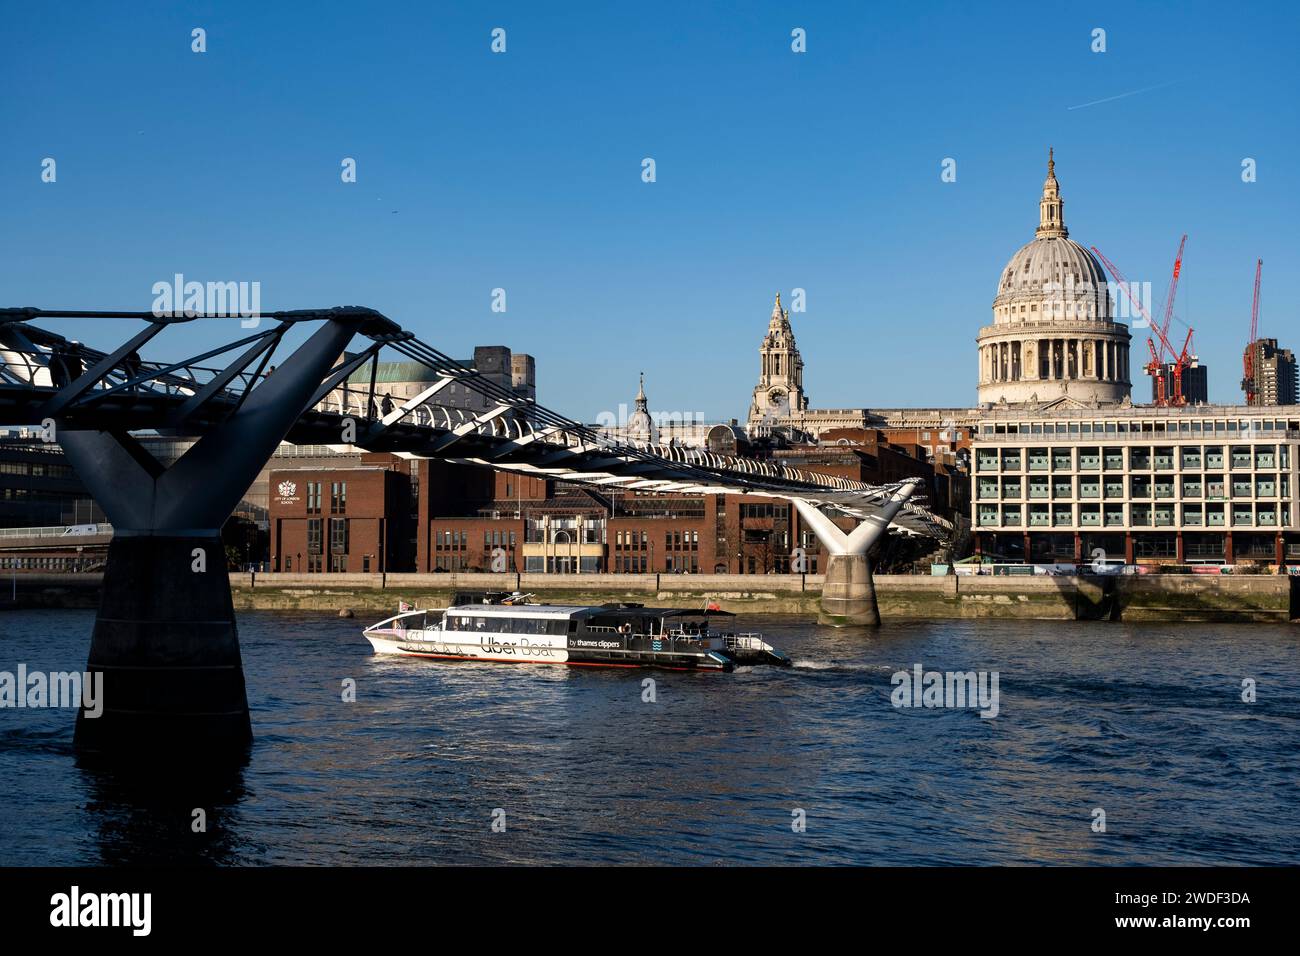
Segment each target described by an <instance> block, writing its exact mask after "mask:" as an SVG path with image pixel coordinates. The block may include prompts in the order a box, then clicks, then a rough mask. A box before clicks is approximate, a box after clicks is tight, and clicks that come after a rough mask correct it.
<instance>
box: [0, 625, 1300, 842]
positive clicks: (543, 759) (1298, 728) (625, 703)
mask: <svg viewBox="0 0 1300 956" xmlns="http://www.w3.org/2000/svg"><path fill="white" fill-rule="evenodd" d="M378 616H379V615H376V617H378ZM367 623H369V619H360V618H359V619H357V620H352V621H349V620H340V619H338V618H334V617H331V616H327V615H324V614H303V613H294V614H287V613H274V612H244V613H241V614H240V615H239V628H240V640H241V644H242V647H243V653H244V668H245V673H246V676H247V682H248V697H249V703H250V706H251V708H252V713H253V730H254V734H255V736H256V742H255V744H254V748H253V750H252V753H251V756H250V759H249V761H248V764H247V766H246V767H245V768H243V769H242V770H241V771H240V772H238V773H237V774H236V775H235V776H234V777H233V778H232V779H227V780H223V781H221V782H220V783H218V784H216V785H213V784H209V785H206V786H204V787H202V788H198V789H190V788H189V787H188V785H180V786H177V787H174V788H167V787H165V786H163V787H146V788H143V789H142V788H140V787H139V786H137V785H135V784H132V783H131V782H127V781H123V780H122V779H120V778H118V777H116V776H114V775H111V774H105V773H104V772H102V771H96V770H92V769H87V768H83V767H81V766H79V765H78V763H77V762H76V760H75V757H74V754H73V751H72V730H73V722H74V716H75V714H74V712H73V711H70V710H52V709H50V710H31V709H23V710H17V709H2V710H0V777H2V779H3V781H4V787H5V796H4V804H3V807H0V864H3V865H9V866H12V865H43V864H44V865H64V864H81V865H97V864H160V863H182V864H184V863H196V864H219V865H257V864H330V865H347V864H370V865H401V864H443V863H445V864H520V863H561V864H565V863H572V864H580V863H612V864H650V863H672V864H705V865H713V864H725V863H739V864H782V863H784V864H790V863H811V864H892V865H917V864H1146V865H1165V864H1246V865H1250V864H1296V863H1300V822H1298V821H1300V748H1297V746H1296V740H1297V736H1298V733H1300V668H1297V634H1300V632H1298V631H1297V630H1296V629H1295V628H1294V627H1292V626H1287V625H1261V624H1242V625H1221V624H1182V625H1126V624H1102V623H1076V622H1024V621H1017V622H1009V621H1008V622H1004V621H949V622H928V623H896V622H887V623H886V625H885V626H884V627H882V628H880V629H879V630H876V631H866V630H859V631H837V630H833V629H830V628H821V627H817V626H810V625H808V624H807V623H805V622H801V621H798V620H795V619H792V618H783V617H752V618H749V619H748V620H747V621H746V622H745V623H747V624H748V625H750V626H752V627H754V628H760V629H762V630H763V631H764V632H765V634H766V636H767V639H768V640H769V641H771V642H772V643H773V644H775V645H776V646H777V647H778V648H780V649H782V650H784V651H786V652H787V653H788V654H790V656H791V657H793V658H794V660H795V666H794V667H792V668H789V669H777V668H770V667H769V668H753V669H741V670H739V671H737V672H735V673H733V674H678V673H669V672H656V671H622V670H619V671H601V670H592V669H588V668H565V667H557V666H502V665H493V664H469V663H458V664H440V663H432V662H428V661H420V660H410V659H391V660H390V659H384V658H377V657H374V656H373V655H372V654H371V652H370V648H369V646H368V645H367V644H366V642H365V640H364V639H363V638H362V637H361V634H360V631H361V628H362V627H363V626H364V625H365V624H367ZM92 624H93V613H92V612H88V611H15V612H7V613H4V614H3V615H0V670H2V671H10V672H13V671H15V670H16V669H17V667H18V665H19V664H20V663H24V664H26V666H27V669H28V670H29V671H35V670H44V671H68V670H82V669H83V668H84V666H85V662H86V652H87V649H88V647H89V635H90V631H91V627H92ZM918 664H919V665H921V666H922V667H923V668H924V669H925V670H927V671H929V670H937V671H984V672H989V673H992V672H997V674H998V678H999V679H998V689H999V700H998V713H997V716H996V717H995V718H992V719H985V718H982V717H981V716H980V714H979V711H978V709H973V708H933V709H927V708H913V709H902V708H897V707H895V706H894V705H893V703H892V702H891V693H892V692H893V691H894V689H895V688H894V685H893V684H892V683H891V676H892V675H893V674H895V673H896V672H898V671H904V670H906V671H911V670H912V669H913V668H914V667H915V666H916V665H918ZM646 678H653V680H654V682H655V683H654V686H653V692H654V693H653V697H654V700H653V701H648V700H646V699H645V698H646V697H648V696H650V695H649V693H648V692H647V688H646V685H645V684H644V683H643V681H645V679H646ZM349 679H350V680H352V681H355V687H356V700H355V702H345V701H344V700H343V696H344V690H345V686H347V685H346V684H345V682H346V681H348V680H349ZM1247 680H1249V681H1253V682H1254V688H1255V694H1256V700H1255V702H1254V703H1247V702H1244V701H1243V699H1242V695H1243V681H1247ZM107 692H108V693H111V685H110V687H109V688H108V689H107ZM196 810H201V811H202V815H201V816H202V819H203V820H204V822H205V823H206V832H198V833H196V832H194V830H195V824H194V822H193V821H194V820H195V819H196V815H195V811H196ZM1098 811H1101V812H1102V813H1104V820H1105V832H1098V831H1097V829H1096V827H1097V826H1098V822H1097V821H1099V820H1100V819H1101V817H1100V816H1099V814H1098ZM494 821H495V822H496V824H497V826H496V828H495V829H494V827H493V823H494ZM800 824H802V825H800Z"/></svg>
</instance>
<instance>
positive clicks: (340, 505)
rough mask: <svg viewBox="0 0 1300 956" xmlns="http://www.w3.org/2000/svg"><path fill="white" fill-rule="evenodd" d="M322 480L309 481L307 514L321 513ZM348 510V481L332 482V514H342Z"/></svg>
mask: <svg viewBox="0 0 1300 956" xmlns="http://www.w3.org/2000/svg"><path fill="white" fill-rule="evenodd" d="M322 504H323V502H322V498H321V482H319V481H309V482H307V514H309V515H318V514H320V513H321V507H322ZM347 510H348V483H347V482H346V481H331V482H330V514H332V515H341V514H345V513H346V512H347Z"/></svg>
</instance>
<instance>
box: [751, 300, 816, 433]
mask: <svg viewBox="0 0 1300 956" xmlns="http://www.w3.org/2000/svg"><path fill="white" fill-rule="evenodd" d="M759 356H760V366H759V375H758V385H757V386H755V388H754V399H753V401H752V402H750V405H749V425H750V427H751V428H753V427H754V426H756V425H763V424H767V425H769V426H770V425H772V424H775V423H776V422H777V421H779V420H780V419H783V418H789V417H790V416H791V415H793V414H797V413H799V412H804V411H807V410H808V396H807V395H805V394H804V390H803V359H802V358H801V357H800V356H799V349H798V347H797V346H796V345H795V343H794V330H793V329H791V328H790V313H789V312H788V311H785V310H783V309H782V308H781V293H779V292H778V293H777V294H776V305H774V306H773V307H772V317H771V319H770V320H769V321H768V324H767V335H765V336H764V337H763V344H762V346H761V347H760V348H759Z"/></svg>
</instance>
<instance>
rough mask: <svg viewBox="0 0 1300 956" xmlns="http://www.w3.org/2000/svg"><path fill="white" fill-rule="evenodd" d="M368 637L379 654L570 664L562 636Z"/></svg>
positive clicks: (412, 634) (392, 633) (439, 633)
mask: <svg viewBox="0 0 1300 956" xmlns="http://www.w3.org/2000/svg"><path fill="white" fill-rule="evenodd" d="M365 637H366V640H368V641H369V642H370V646H371V647H373V648H374V649H375V653H376V654H397V655H400V656H403V657H431V658H438V659H441V660H458V661H498V662H500V663H503V664H567V663H568V662H569V652H568V650H567V647H566V644H567V642H566V640H565V638H564V637H562V636H555V637H551V636H548V635H545V634H538V635H528V636H522V635H519V634H495V633H491V632H487V631H483V632H475V633H466V632H454V631H447V632H444V631H406V632H395V631H379V632H376V631H366V632H365Z"/></svg>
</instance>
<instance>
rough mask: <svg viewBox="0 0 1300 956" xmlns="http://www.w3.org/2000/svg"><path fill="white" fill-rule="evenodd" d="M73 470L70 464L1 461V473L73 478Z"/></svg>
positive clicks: (35, 476) (34, 476)
mask: <svg viewBox="0 0 1300 956" xmlns="http://www.w3.org/2000/svg"><path fill="white" fill-rule="evenodd" d="M73 474H74V472H73V470H72V468H71V467H70V466H68V465H49V464H46V463H45V462H29V461H0V475H31V476H32V477H33V478H71V477H73Z"/></svg>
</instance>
